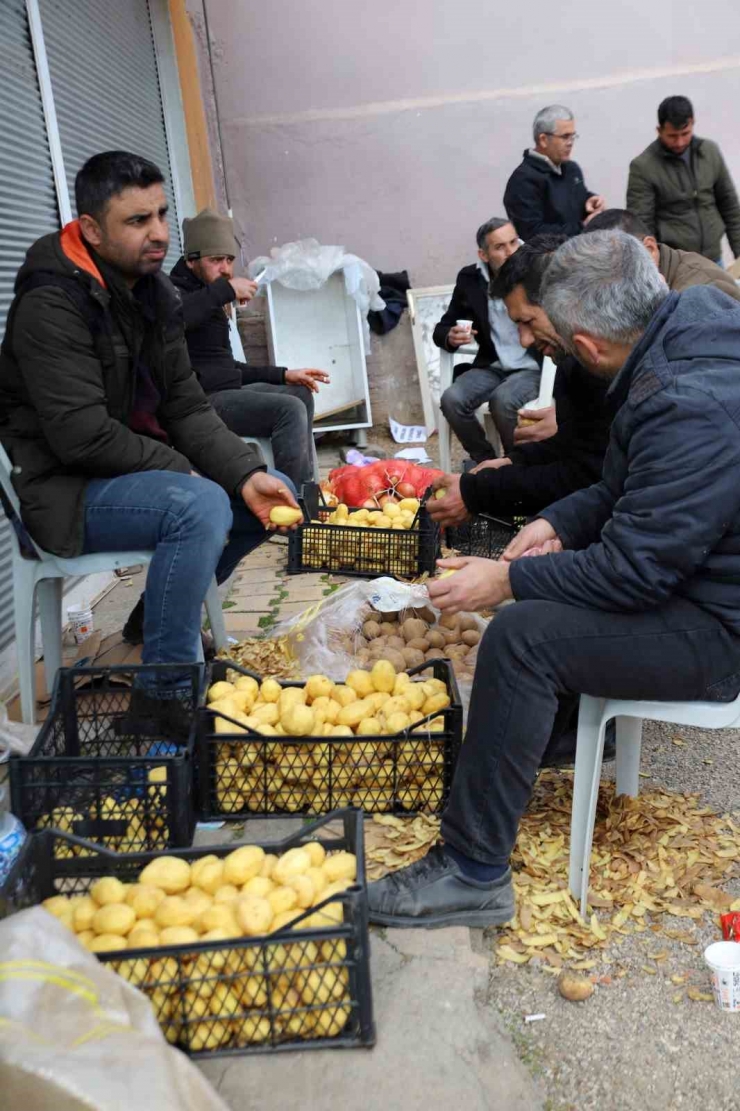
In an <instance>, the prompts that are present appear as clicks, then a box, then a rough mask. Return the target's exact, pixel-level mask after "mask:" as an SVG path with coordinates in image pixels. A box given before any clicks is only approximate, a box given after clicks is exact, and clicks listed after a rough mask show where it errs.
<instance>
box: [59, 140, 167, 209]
mask: <svg viewBox="0 0 740 1111" xmlns="http://www.w3.org/2000/svg"><path fill="white" fill-rule="evenodd" d="M163 181H164V174H163V173H162V171H161V170H160V168H159V166H155V165H154V163H153V162H150V161H149V160H148V159H147V158H142V157H141V155H139V154H131V153H130V152H129V151H126V150H106V151H103V152H102V153H101V154H94V155H93V156H92V158H88V160H87V162H86V163H85V165H84V166H83V167H82V169H80V170H78V172H77V177H76V178H75V204H76V205H77V215H78V216H82V215H83V214H84V215H87V216H93V217H94V218H95V219H96V220H99V219H100V217H101V216H103V215H104V213H105V210H106V208H107V206H108V201H109V200H110V199H111V197H115V196H118V194H119V193H122V192H123V191H124V189H148V188H149V186H150V185H159V184H160V183H161V182H163Z"/></svg>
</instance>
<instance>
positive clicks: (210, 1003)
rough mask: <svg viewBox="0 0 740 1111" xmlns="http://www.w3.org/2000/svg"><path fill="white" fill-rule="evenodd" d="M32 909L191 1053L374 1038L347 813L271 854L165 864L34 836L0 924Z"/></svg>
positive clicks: (0, 903) (157, 858) (5, 897)
mask: <svg viewBox="0 0 740 1111" xmlns="http://www.w3.org/2000/svg"><path fill="white" fill-rule="evenodd" d="M59 843H61V844H63V845H67V846H68V847H70V848H72V849H74V848H76V847H79V846H81V847H82V849H83V850H84V851H83V852H82V853H81V854H79V855H75V854H73V853H60V852H59ZM37 904H41V905H42V906H43V907H44V908H45V909H46V910H47V911H48V912H49V913H50V914H53V915H54V916H55V917H56V918H57V919H58V920H59V921H61V922H62V923H63V924H64V925H66V926H67V927H68V928H69V929H70V930H72V931H73V932H74V933H75V934H76V936H77V938H78V940H79V941H80V943H81V944H82V945H84V947H85V948H86V949H88V950H89V951H90V952H92V953H95V954H96V955H97V956H98V958H99V959H100V960H101V961H103V962H104V963H105V964H106V965H107V966H108V967H109V968H111V969H113V970H114V971H115V972H117V973H118V974H119V975H120V976H123V977H124V978H125V979H126V980H128V981H129V982H130V983H132V984H134V985H135V986H136V987H138V988H139V989H140V990H141V991H143V992H144V994H145V995H146V996H147V997H148V998H149V1000H150V1002H151V1004H152V1007H153V1009H154V1012H155V1014H156V1016H157V1019H158V1021H159V1024H160V1026H161V1028H162V1031H163V1033H164V1035H165V1037H166V1038H167V1040H168V1041H169V1042H170V1043H171V1044H172V1045H176V1046H178V1047H179V1048H180V1049H182V1050H183V1051H185V1052H186V1053H188V1054H190V1055H192V1056H195V1057H201V1056H211V1055H220V1054H242V1053H249V1052H257V1051H269V1050H277V1049H297V1048H302V1047H304V1048H318V1047H321V1046H360V1045H365V1046H367V1045H372V1044H373V1042H374V1040H375V1032H374V1026H373V1015H372V997H371V989H370V974H369V946H368V926H367V892H366V887H365V863H364V853H363V840H362V815H361V814H360V812H359V811H356V810H352V811H349V810H346V811H343V812H340V813H337V814H334V815H331V816H330V817H329V818H325V819H324V820H323V821H319V822H316V823H314V824H313V825H310V826H304V828H303V829H302V830H301V831H300V832H299V833H297V834H295V835H293V836H292V837H290V838H288V839H286V840H284V841H282V842H280V843H279V844H273V845H241V846H239V847H238V848H235V847H234V846H233V845H230V846H226V847H218V848H208V849H186V850H183V851H181V852H179V853H178V854H177V855H166V854H164V853H137V854H125V855H124V854H116V853H112V852H110V851H108V850H106V849H101V848H100V847H99V846H95V845H92V844H91V843H89V842H84V841H80V840H79V839H78V838H75V837H74V836H72V835H69V834H60V833H58V832H57V831H54V830H42V831H39V832H36V833H34V834H32V835H31V836H30V837H29V838H28V839H27V841H26V844H25V846H24V848H23V850H22V852H21V854H20V856H19V858H18V860H17V861H16V863H15V865H14V867H13V869H12V871H11V873H10V875H9V877H8V879H7V881H6V883H5V885H4V887H3V888H2V889H1V890H0V917H5V916H7V915H8V914H13V913H15V912H18V911H22V910H24V909H26V908H28V907H30V906H35V905H37Z"/></svg>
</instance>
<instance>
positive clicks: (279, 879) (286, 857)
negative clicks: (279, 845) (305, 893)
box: [271, 849, 312, 884]
mask: <svg viewBox="0 0 740 1111" xmlns="http://www.w3.org/2000/svg"><path fill="white" fill-rule="evenodd" d="M311 864H312V861H311V857H310V855H309V854H308V853H307V852H306V850H305V849H288V851H287V852H286V853H283V855H282V856H281V857H279V858H278V862H277V864H276V865H275V868H274V871H273V874H272V877H271V878H272V880H273V881H274V882H275V883H277V884H283V883H285V882H286V881H287V880H289V879H290V877H291V876H300V875H302V874H303V873H304V872H305V871H307V869H309V868H310V867H311Z"/></svg>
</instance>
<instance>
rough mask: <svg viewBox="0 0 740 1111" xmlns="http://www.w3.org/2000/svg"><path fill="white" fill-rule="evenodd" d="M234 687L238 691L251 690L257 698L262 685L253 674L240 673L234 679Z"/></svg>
mask: <svg viewBox="0 0 740 1111" xmlns="http://www.w3.org/2000/svg"><path fill="white" fill-rule="evenodd" d="M234 689H235V690H238V691H250V692H251V693H252V694H253V695H254V697H255V699H256V698H257V696H258V695H259V692H260V685H259V683H258V682H257V680H256V679H253V678H252V676H251V675H240V676H239V678H238V679H235V680H234Z"/></svg>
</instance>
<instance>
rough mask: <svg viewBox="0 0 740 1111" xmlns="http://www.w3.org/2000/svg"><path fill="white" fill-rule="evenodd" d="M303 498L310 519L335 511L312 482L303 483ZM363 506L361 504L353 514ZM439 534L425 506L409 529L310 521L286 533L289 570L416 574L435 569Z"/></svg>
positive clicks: (320, 518) (358, 574)
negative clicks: (314, 522) (318, 523)
mask: <svg viewBox="0 0 740 1111" xmlns="http://www.w3.org/2000/svg"><path fill="white" fill-rule="evenodd" d="M300 501H301V503H302V505H303V508H304V511H305V513H307V515H308V517H309V518H310V521H311V522H313V521H325V520H326V519H327V517H329V515H330V514H331V513H333V511H334V507H331V506H327V505H326V504H325V502H324V500H323V497H322V496H321V491H320V489H319V487H318V486H317V485H316V483H313V482H311V483H306V485H305V486H304V487H303V492H302V495H301V498H300ZM359 511H360V510H359V507H357V508H353V509H350V510H349V513H350V514H354V513H358V512H359ZM440 536H441V533H440V528H439V526H438V525H436V524H435V523H434V521H433V520H432V519H431V517H430V516H429V514H428V513H427V511H426V509H425V508H424V506H423V505H422V506H421V507H420V508H419V511H418V513H417V515H416V520H415V522H414V527H413V528H411V529H408V530H405V529H390V528H369V527H362V526H355V525H329V524H320V525H317V524H313V523H308V522H307V523H305V524H303V525H299V526H298V528H297V529H295V530H294V531H293V532H291V533H290V534H289V536H288V574H289V575H300V574H304V573H305V572H307V571H331V572H332V573H333V574H337V575H350V576H354V577H356V578H376V577H377V576H378V575H390V576H391V577H392V578H396V579H415V578H418V577H419V576H420V575H423V574H424V572H428V573H429V574H433V572H434V570H435V566H436V564H435V560H437V559H438V558H439V556H440V554H441V548H440Z"/></svg>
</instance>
